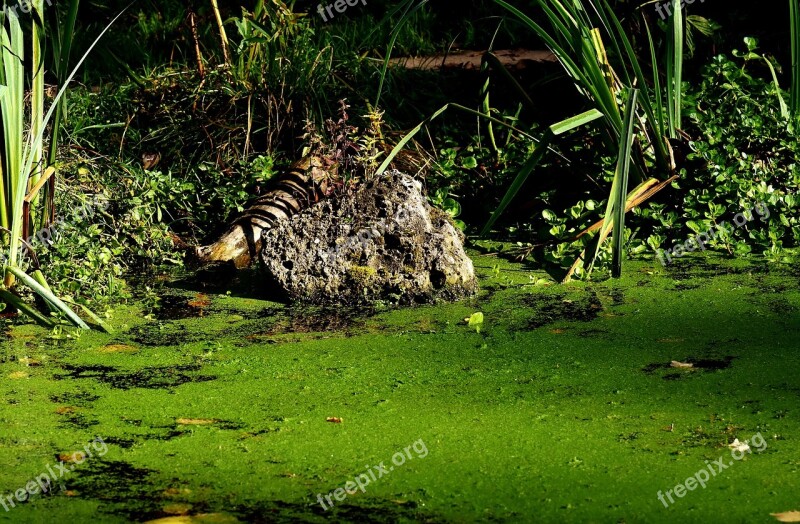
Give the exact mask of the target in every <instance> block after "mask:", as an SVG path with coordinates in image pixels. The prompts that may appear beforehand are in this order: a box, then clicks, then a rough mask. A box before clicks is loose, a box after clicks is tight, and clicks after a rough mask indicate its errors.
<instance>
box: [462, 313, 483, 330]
mask: <svg viewBox="0 0 800 524" xmlns="http://www.w3.org/2000/svg"><path fill="white" fill-rule="evenodd" d="M464 321H465V322H466V323H467V324H468V325H469V327H474V328H475V331H476V332H477V333H480V332H481V324H483V313H481V312H480V311H478V312H477V313H473V314H472V315H470V316H469V317H468V318H465V319H464Z"/></svg>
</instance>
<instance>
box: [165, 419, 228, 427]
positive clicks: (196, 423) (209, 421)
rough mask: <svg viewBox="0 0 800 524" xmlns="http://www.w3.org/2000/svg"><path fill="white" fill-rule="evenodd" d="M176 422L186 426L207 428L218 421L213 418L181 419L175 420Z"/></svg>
mask: <svg viewBox="0 0 800 524" xmlns="http://www.w3.org/2000/svg"><path fill="white" fill-rule="evenodd" d="M175 422H176V423H177V424H182V425H184V426H205V425H207V424H213V423H215V422H218V421H217V420H216V419H213V418H179V419H175Z"/></svg>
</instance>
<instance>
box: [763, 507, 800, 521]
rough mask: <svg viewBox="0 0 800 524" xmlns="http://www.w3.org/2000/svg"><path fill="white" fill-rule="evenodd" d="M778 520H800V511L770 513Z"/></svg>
mask: <svg viewBox="0 0 800 524" xmlns="http://www.w3.org/2000/svg"><path fill="white" fill-rule="evenodd" d="M770 515H772V516H773V517H775V519H776V520H777V521H778V522H800V511H796V510H795V511H784V512H783V513H770Z"/></svg>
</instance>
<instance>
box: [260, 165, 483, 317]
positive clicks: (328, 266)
mask: <svg viewBox="0 0 800 524" xmlns="http://www.w3.org/2000/svg"><path fill="white" fill-rule="evenodd" d="M462 242H463V235H462V234H461V232H460V231H459V230H458V229H456V228H455V227H454V226H453V224H452V223H451V221H450V220H449V217H448V216H447V215H446V214H445V213H444V212H442V211H440V210H438V209H436V208H434V207H432V206H431V205H430V204H428V202H427V200H426V199H425V196H424V195H423V194H422V189H421V185H420V183H419V182H417V181H415V180H414V179H413V178H411V177H410V176H408V175H405V174H402V173H400V172H399V171H390V172H387V173H385V174H384V175H382V176H380V177H376V178H374V179H373V180H370V181H368V182H366V183H364V184H363V185H362V186H361V187H360V188H359V189H358V190H356V191H354V192H352V193H347V194H344V195H342V196H339V197H333V198H329V199H327V200H325V201H323V202H320V203H319V204H317V205H315V206H314V207H312V208H310V209H307V210H305V211H303V212H302V213H299V214H298V215H295V216H294V217H292V218H291V219H289V220H285V221H281V222H280V223H278V224H276V225H275V226H274V227H273V228H272V229H270V230H267V231H265V232H264V234H263V237H262V251H261V260H262V262H263V263H264V266H265V269H266V271H267V273H268V274H269V275H270V277H271V279H272V280H274V282H275V283H276V284H277V285H278V287H279V288H281V289H282V290H283V291H284V292H285V293H286V294H287V295H288V296H289V297H290V298H292V299H294V300H301V301H306V302H312V303H317V304H365V303H371V302H375V301H385V302H390V303H401V304H413V303H421V302H430V301H435V300H455V299H458V298H462V297H465V296H467V295H470V294H472V293H474V292H475V291H476V289H477V281H476V279H475V270H474V268H473V266H472V261H471V260H470V259H469V257H468V256H467V255H466V253H465V252H464V247H463V244H462Z"/></svg>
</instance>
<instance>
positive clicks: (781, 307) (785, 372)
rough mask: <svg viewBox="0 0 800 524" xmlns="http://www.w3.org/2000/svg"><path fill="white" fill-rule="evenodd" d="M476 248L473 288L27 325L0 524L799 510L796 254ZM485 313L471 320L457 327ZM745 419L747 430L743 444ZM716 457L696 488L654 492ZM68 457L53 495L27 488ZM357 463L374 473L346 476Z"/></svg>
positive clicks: (2, 383)
mask: <svg viewBox="0 0 800 524" xmlns="http://www.w3.org/2000/svg"><path fill="white" fill-rule="evenodd" d="M474 260H475V263H476V268H477V270H478V271H479V273H480V276H481V286H482V291H481V293H480V294H479V295H478V296H477V297H475V298H474V299H471V300H469V301H465V302H461V303H457V304H446V305H436V306H425V307H414V308H405V309H396V310H380V311H349V310H346V309H338V310H322V309H314V308H304V307H295V306H286V305H283V304H280V303H275V302H269V301H266V300H263V299H260V298H255V296H253V295H251V296H247V295H248V294H247V293H238V292H232V293H230V294H226V293H225V292H224V291H221V292H213V291H211V290H205V291H203V293H202V294H200V295H198V290H197V289H192V286H190V285H185V284H180V283H172V284H170V283H166V284H164V287H163V290H162V291H161V292H162V294H163V295H164V298H163V299H162V301H161V303H162V307H161V308H159V309H156V310H153V311H150V310H148V309H147V308H143V307H137V306H136V305H131V306H126V307H124V308H119V309H117V310H116V311H115V314H114V318H113V319H112V321H111V324H112V325H113V326H114V327H115V329H116V333H115V334H113V335H107V334H103V333H97V332H92V333H85V334H83V335H82V336H81V337H80V338H78V339H65V338H63V337H62V338H46V337H47V335H48V332H46V331H43V330H41V329H39V328H36V327H34V326H29V325H25V326H17V327H13V328H10V329H9V330H8V332H7V336H6V338H5V347H4V351H3V353H2V358H0V376H2V380H0V402H1V403H2V404H1V405H2V409H1V410H0V424H1V425H0V428H2V429H0V495H1V496H2V497H3V499H2V500H3V501H4V504H5V505H6V506H7V507H8V511H6V510H5V508H4V507H2V506H0V521H8V522H129V521H136V522H142V521H150V520H156V519H165V520H162V521H161V522H237V521H240V522H295V521H301V522H303V521H305V522H321V521H323V520H326V519H331V518H333V519H336V520H344V521H357V522H365V521H372V522H397V521H400V522H402V521H409V520H423V521H428V522H465V521H479V520H480V521H486V520H488V521H510V522H666V521H678V522H723V521H724V522H770V521H774V519H773V517H771V516H770V513H774V512H781V511H789V510H800V497H798V493H800V490H798V484H799V483H798V471H799V470H800V422H798V420H800V419H798V414H799V412H800V379H798V368H799V366H798V364H800V351H798V349H800V291H799V286H798V283H800V273H799V272H798V270H797V269H796V268H791V267H788V266H776V265H769V264H767V263H765V262H761V261H758V260H734V261H731V260H725V259H722V258H719V257H708V258H700V257H684V258H682V259H680V260H679V261H678V263H677V264H676V265H674V266H671V267H669V268H667V269H665V268H662V267H660V266H654V263H653V262H630V263H628V264H627V265H626V270H625V275H624V276H623V278H622V279H620V280H619V281H606V282H602V283H575V284H570V285H568V286H561V285H557V284H549V285H548V284H546V285H541V284H542V283H543V282H545V281H546V280H547V281H549V279H548V277H547V275H545V274H544V273H541V272H536V271H531V270H530V268H527V267H525V266H523V265H519V264H515V263H511V262H508V261H505V260H504V259H502V258H496V257H492V256H487V255H482V254H476V253H474ZM476 312H482V313H483V315H484V321H483V323H482V324H481V325H479V326H478V327H479V328H480V329H479V331H478V330H477V329H476V326H469V325H468V324H467V323H466V322H465V321H464V319H465V318H468V317H470V315H472V314H473V313H476ZM671 361H678V362H682V363H691V364H693V367H692V368H680V367H671V366H670V362H671ZM754 435H755V436H756V440H753V437H754ZM758 435H760V436H761V437H763V440H761V439H760V438H759V437H758ZM736 438H738V439H739V440H740V441H744V440H750V442H751V453H747V452H743V453H742V455H743V458H742V459H741V460H734V459H733V458H732V455H731V448H730V447H729V446H728V444H730V443H731V442H733V440H734V439H736ZM93 439H97V440H94V441H93ZM762 444H763V445H762ZM87 446H88V447H87ZM87 449H88V451H89V453H91V456H88V453H87V456H86V457H85V458H84V460H83V462H82V463H80V464H78V463H75V462H70V461H74V460H75V459H76V458H77V459H80V458H81V456H80V455H75V452H76V451H80V450H87ZM721 457H722V458H723V463H725V464H728V466H727V467H726V468H725V469H724V470H723V471H721V472H719V473H716V472H715V475H714V476H711V477H710V478H709V480H708V481H707V482H706V487H705V488H702V487H700V486H696V487H695V489H694V490H692V491H687V492H685V493H684V496H683V497H680V498H679V497H678V496H677V495H673V500H674V503H672V504H668V506H669V507H665V505H664V504H663V503H662V502H661V501H660V500H659V498H658V496H657V493H658V492H659V491H662V492H666V490H670V489H671V490H673V492H674V491H675V486H676V485H678V484H680V483H684V482H685V481H686V479H687V478H688V477H690V476H694V475H695V474H696V473H698V472H699V471H700V470H702V469H706V470H707V468H708V467H709V466H708V465H707V464H711V463H714V462H715V461H717V460H718V459H720V458H721ZM401 459H402V460H401ZM61 461H65V462H64V464H63V466H62V467H63V468H64V469H61V468H60V467H59V464H60V462H61ZM712 467H713V466H712ZM51 471H52V473H53V474H55V475H56V476H57V477H58V478H57V479H56V480H54V481H53V483H52V484H51V489H50V490H49V491H48V493H45V494H42V493H36V494H34V495H31V496H30V498H29V500H27V501H26V502H24V503H23V502H19V501H18V500H17V499H16V498H15V496H14V493H15V492H16V491H17V490H19V489H20V488H22V489H24V488H25V486H26V485H28V484H29V482H30V481H32V480H34V479H36V478H37V477H38V476H40V475H42V474H49V472H51ZM367 472H371V473H367ZM362 474H364V476H363V477H360V479H361V482H362V484H364V483H365V482H366V481H365V480H364V479H368V480H369V484H367V485H366V486H365V487H364V490H363V492H362V491H361V490H359V489H357V488H356V489H355V490H354V489H353V488H354V485H353V484H348V482H349V481H352V480H353V479H354V478H356V477H358V476H359V475H362ZM702 476H704V475H703V474H700V477H702ZM337 488H348V489H350V490H351V491H355V493H352V494H346V493H343V491H339V492H336V491H335V490H337ZM34 491H36V490H34ZM337 493H338V495H339V496H340V498H341V497H342V495H347V496H346V498H344V500H342V501H339V500H337V499H336V496H337ZM318 495H320V498H321V499H322V500H323V501H324V503H325V505H326V506H328V505H329V504H328V502H327V501H325V497H326V496H329V497H331V501H332V503H333V505H334V506H333V508H330V507H329V508H328V509H324V508H323V507H322V505H321V504H320V502H319V500H320V498H318ZM9 497H10V500H9ZM665 500H666V502H667V503H669V500H668V499H665ZM12 502H13V504H14V505H13V506H12Z"/></svg>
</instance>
